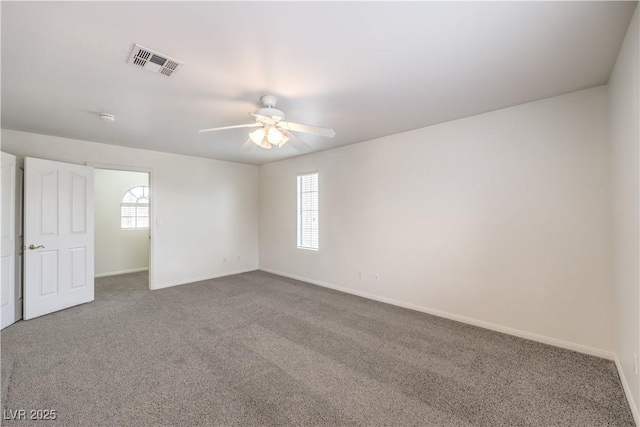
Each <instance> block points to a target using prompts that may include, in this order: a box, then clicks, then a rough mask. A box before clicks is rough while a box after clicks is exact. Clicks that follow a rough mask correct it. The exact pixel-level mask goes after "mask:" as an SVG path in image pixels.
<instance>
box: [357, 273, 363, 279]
mask: <svg viewBox="0 0 640 427" xmlns="http://www.w3.org/2000/svg"><path fill="white" fill-rule="evenodd" d="M358 279H362V271H358Z"/></svg>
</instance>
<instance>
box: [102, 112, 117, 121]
mask: <svg viewBox="0 0 640 427" xmlns="http://www.w3.org/2000/svg"><path fill="white" fill-rule="evenodd" d="M100 120H104V121H105V122H115V121H116V116H114V115H113V114H107V113H100Z"/></svg>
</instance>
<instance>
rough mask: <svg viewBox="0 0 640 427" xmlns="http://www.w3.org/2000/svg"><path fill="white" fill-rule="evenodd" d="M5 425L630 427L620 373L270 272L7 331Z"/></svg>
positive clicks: (602, 363)
mask: <svg viewBox="0 0 640 427" xmlns="http://www.w3.org/2000/svg"><path fill="white" fill-rule="evenodd" d="M1 338H2V402H3V409H12V410H15V409H54V410H56V411H57V415H58V416H57V418H58V419H57V421H55V422H47V421H39V422H37V423H34V422H29V421H26V422H25V421H17V422H14V423H11V422H7V421H5V422H4V423H3V424H4V425H20V426H26V425H32V424H34V425H39V426H46V425H54V424H56V425H64V426H157V425H172V426H173V425H206V426H215V425H246V426H255V425H290V426H302V425H325V426H329V425H331V426H335V425H341V426H342V425H344V426H347V425H361V426H378V425H394V426H409V425H411V426H560V425H562V426H631V425H633V418H632V415H631V412H630V410H629V407H628V405H627V402H626V400H625V397H624V393H623V390H622V387H621V384H620V379H619V378H618V374H617V372H616V368H615V366H614V364H613V362H611V361H607V360H603V359H599V358H597V357H591V356H586V355H583V354H579V353H575V352H571V351H567V350H563V349H559V348H555V347H551V346H547V345H544V344H540V343H536V342H532V341H527V340H524V339H520V338H515V337H512V336H509V335H504V334H500V333H496V332H492V331H488V330H484V329H481V328H477V327H473V326H469V325H465V324H462V323H457V322H453V321H450V320H446V319H441V318H438V317H434V316H430V315H426V314H423V313H418V312H414V311H410V310H405V309H402V308H398V307H394V306H391V305H386V304H382V303H378V302H375V301H370V300H367V299H363V298H359V297H356V296H352V295H347V294H343V293H339V292H336V291H332V290H328V289H324V288H321V287H317V286H314V285H309V284H306V283H302V282H298V281H295V280H291V279H286V278H282V277H279V276H274V275H272V274H268V273H264V272H259V271H256V272H252V273H245V274H240V275H236V276H230V277H225V278H221V279H216V280H208V281H204V282H198V283H195V284H189V285H184V286H178V287H174V288H169V289H165V290H160V291H149V290H148V289H147V283H146V275H144V274H140V273H136V274H130V275H123V276H115V277H110V278H102V279H98V280H97V283H96V299H95V301H94V302H93V303H91V304H85V305H82V306H79V307H74V308H70V309H67V310H64V311H61V312H58V313H54V314H50V315H48V316H44V317H41V318H38V319H34V320H30V321H23V322H19V323H17V324H15V325H13V326H10V327H9V328H7V329H5V330H4V331H2V334H1Z"/></svg>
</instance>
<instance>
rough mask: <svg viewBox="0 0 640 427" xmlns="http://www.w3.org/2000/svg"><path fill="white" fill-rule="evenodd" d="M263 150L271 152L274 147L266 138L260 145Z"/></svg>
mask: <svg viewBox="0 0 640 427" xmlns="http://www.w3.org/2000/svg"><path fill="white" fill-rule="evenodd" d="M258 145H259V146H260V147H262V148H266V149H267V150H271V147H272V145H271V144H270V143H269V141H267V138H264V139H263V140H262V142H261V143H260V144H258Z"/></svg>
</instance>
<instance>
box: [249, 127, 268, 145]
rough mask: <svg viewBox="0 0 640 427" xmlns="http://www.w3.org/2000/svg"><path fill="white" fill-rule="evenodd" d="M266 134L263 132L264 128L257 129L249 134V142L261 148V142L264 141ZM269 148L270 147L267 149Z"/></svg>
mask: <svg viewBox="0 0 640 427" xmlns="http://www.w3.org/2000/svg"><path fill="white" fill-rule="evenodd" d="M265 134H266V132H265V130H264V128H258V129H256V130H254V131H253V132H250V133H249V138H250V139H251V141H253V143H254V144H256V145H258V146H262V141H263V140H264V136H265ZM269 148H271V147H269Z"/></svg>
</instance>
